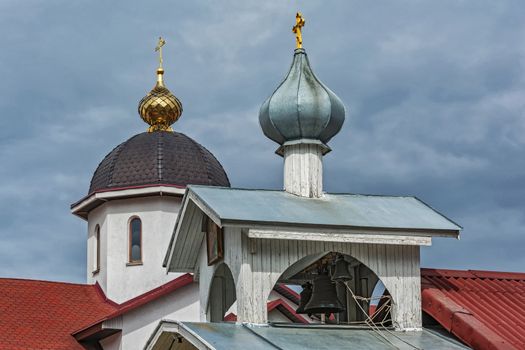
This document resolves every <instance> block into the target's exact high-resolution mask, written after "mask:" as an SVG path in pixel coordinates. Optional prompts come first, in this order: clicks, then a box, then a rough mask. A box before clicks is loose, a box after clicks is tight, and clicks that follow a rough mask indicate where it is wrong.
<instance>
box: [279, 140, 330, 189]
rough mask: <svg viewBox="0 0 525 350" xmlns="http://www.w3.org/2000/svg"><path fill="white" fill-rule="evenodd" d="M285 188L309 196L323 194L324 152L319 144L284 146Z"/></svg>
mask: <svg viewBox="0 0 525 350" xmlns="http://www.w3.org/2000/svg"><path fill="white" fill-rule="evenodd" d="M284 189H285V191H286V192H289V193H292V194H295V195H298V196H302V197H309V198H319V197H321V196H322V195H323V153H322V148H321V146H320V145H318V144H308V143H300V144H295V145H288V146H284Z"/></svg>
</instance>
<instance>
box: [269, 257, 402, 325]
mask: <svg viewBox="0 0 525 350" xmlns="http://www.w3.org/2000/svg"><path fill="white" fill-rule="evenodd" d="M276 292H277V293H276ZM278 298H281V299H282V300H283V301H286V302H287V304H288V306H290V307H291V308H288V309H289V311H290V309H292V310H291V311H293V313H294V317H288V318H289V319H290V321H289V322H301V323H317V324H318V323H325V324H337V325H354V326H360V325H368V326H370V325H382V326H390V325H391V324H392V322H391V312H390V310H391V306H392V301H391V297H390V293H389V292H388V290H387V289H386V288H385V286H384V284H383V283H382V282H381V280H380V279H379V277H378V276H377V275H376V273H374V271H372V270H371V269H370V268H369V267H368V266H366V265H365V264H364V263H362V262H361V261H359V260H357V259H356V258H354V257H352V256H350V255H347V254H342V253H338V252H323V253H318V254H312V255H308V256H306V257H304V258H302V259H300V260H298V261H297V262H295V263H294V264H292V265H291V266H289V267H288V268H287V269H286V270H285V271H284V272H283V273H282V274H281V276H280V277H279V279H278V281H277V283H276V285H275V287H274V290H273V291H272V292H271V293H270V296H269V298H268V304H269V305H273V304H275V303H276V301H275V300H276V299H278ZM284 313H286V311H285V312H284ZM268 319H269V321H270V322H271V321H272V317H271V315H270V310H269V314H268Z"/></svg>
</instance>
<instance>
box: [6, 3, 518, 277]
mask: <svg viewBox="0 0 525 350" xmlns="http://www.w3.org/2000/svg"><path fill="white" fill-rule="evenodd" d="M297 9H300V10H302V12H303V14H304V16H305V17H306V27H305V29H304V46H305V48H306V50H307V52H308V54H309V58H310V62H311V64H312V67H313V69H314V71H315V72H316V74H317V75H318V77H319V78H320V79H321V80H322V81H323V82H324V83H325V84H327V85H328V86H329V87H330V88H331V89H332V90H333V91H334V92H336V93H337V94H338V95H339V96H340V97H341V99H342V100H343V101H344V103H345V104H346V106H347V110H348V113H347V119H346V123H345V125H344V127H343V129H342V131H341V132H340V134H339V135H338V136H336V137H335V138H334V139H333V140H332V141H331V143H330V145H331V147H332V149H333V152H332V153H330V154H329V155H327V156H326V158H325V189H326V190H327V191H331V192H354V193H372V194H402V195H416V196H418V197H419V198H421V199H423V200H424V201H425V202H427V203H429V204H431V205H432V206H434V207H435V208H436V209H438V210H440V211H441V212H443V213H444V214H446V215H447V216H449V217H450V218H452V219H453V220H455V221H456V222H458V223H460V224H461V225H463V226H464V227H465V230H464V231H463V233H462V238H461V240H460V241H456V240H451V239H435V240H434V245H433V246H432V247H429V248H423V253H422V254H423V265H424V266H427V267H440V268H462V269H468V268H470V269H492V270H509V271H525V255H524V254H523V248H524V247H525V233H524V224H525V200H524V197H525V157H524V153H525V75H524V69H523V62H524V58H525V55H524V54H525V40H524V39H525V21H524V20H523V19H524V18H525V3H524V2H523V1H520V0H516V1H510V0H509V1H503V0H500V1H488V0H487V1H482V0H476V1H474V0H472V1H460V0H456V1H451V0H443V1H431V0H428V1H423V0H419V1H418V0H411V1H408V0H398V1H386V0H385V1H348V0H341V1H301V2H299V1H283V0H274V1H268V0H265V1H260V0H259V1H211V0H210V1H184V2H183V1H171V2H168V1H151V0H150V1H123V0H121V1H97V2H95V1H87V0H86V1H65V0H64V1H58V0H40V1H37V0H25V1H19V0H2V1H1V2H0V32H1V33H2V35H1V36H0V113H1V116H2V117H1V118H0V130H1V131H0V164H1V166H0V243H1V244H0V276H3V277H26V278H39V279H53V280H66V281H84V279H85V277H84V275H85V270H84V269H85V237H86V224H85V222H83V221H82V220H80V219H78V218H76V217H73V216H72V215H71V214H70V213H69V205H70V204H71V203H72V202H75V201H76V200H78V199H80V198H81V197H83V196H84V195H85V194H86V191H87V189H88V186H89V181H90V178H91V175H92V173H93V171H94V170H95V168H96V166H97V164H98V162H99V161H100V160H101V159H102V158H103V157H104V155H105V154H106V153H108V152H109V151H111V149H112V148H113V147H114V146H116V145H117V144H119V143H121V142H122V141H124V140H126V139H127V138H129V137H130V136H132V135H134V134H136V133H138V132H142V131H144V130H145V129H146V125H145V124H144V123H143V122H142V121H141V120H140V118H139V117H138V115H137V112H136V107H137V103H138V101H139V100H140V99H141V98H142V96H143V95H144V94H145V93H146V92H147V91H149V90H150V89H151V88H152V87H153V84H154V80H155V76H154V71H155V67H156V56H155V53H154V52H153V47H154V46H155V43H156V39H157V37H158V36H159V35H161V34H162V35H163V36H165V37H166V38H167V45H166V46H165V51H164V52H165V68H166V80H167V85H168V87H169V88H170V89H171V90H172V92H173V93H175V94H176V95H177V96H178V97H179V98H180V99H181V101H182V103H183V105H184V114H183V116H182V119H181V120H180V121H179V122H178V123H177V124H176V125H175V129H176V130H177V131H181V132H183V133H186V134H188V135H189V136H191V137H193V138H195V139H196V140H197V141H199V142H200V143H202V144H203V145H204V146H206V147H207V148H208V149H210V150H211V151H212V152H213V153H214V154H215V155H216V156H217V158H219V160H220V161H221V162H222V164H223V165H224V167H225V168H226V170H227V172H228V174H229V176H230V179H231V182H232V185H233V186H236V187H252V188H280V187H281V186H282V179H281V176H282V174H281V172H282V160H281V159H280V158H279V157H277V156H276V155H275V154H274V153H273V152H274V150H275V148H276V145H275V144H273V143H272V142H271V141H270V140H268V139H266V138H265V137H264V136H263V134H262V132H261V131H260V128H259V125H258V109H259V106H260V104H261V103H262V102H263V101H264V99H265V98H266V97H267V96H268V95H269V94H270V93H271V92H272V91H273V89H274V88H275V87H276V86H277V85H278V83H279V82H280V81H281V80H282V78H283V77H284V76H285V74H286V72H287V70H288V67H289V65H290V63H291V60H292V54H293V48H294V38H293V34H292V33H291V26H292V25H293V22H294V19H295V18H294V15H295V11H296V10H297Z"/></svg>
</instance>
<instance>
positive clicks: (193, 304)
mask: <svg viewBox="0 0 525 350" xmlns="http://www.w3.org/2000/svg"><path fill="white" fill-rule="evenodd" d="M162 319H169V320H177V321H194V322H195V321H199V286H198V284H197V283H192V284H190V285H188V286H185V287H182V288H180V289H177V290H176V291H174V292H172V293H170V294H169V295H166V296H164V297H162V298H160V299H158V300H155V301H153V302H150V303H148V304H146V305H144V306H142V307H140V308H138V309H136V310H133V311H131V312H129V313H127V314H125V315H124V317H123V329H122V335H121V339H120V344H119V347H118V348H117V349H120V350H135V349H136V350H139V349H143V348H144V345H146V341H147V340H148V339H149V337H150V336H151V335H152V334H153V331H154V330H155V327H157V326H158V324H159V322H160V321H161V320H162ZM112 346H114V344H112ZM114 349H116V348H114V347H111V348H107V349H106V347H104V350H114Z"/></svg>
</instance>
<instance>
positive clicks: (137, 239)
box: [129, 218, 142, 263]
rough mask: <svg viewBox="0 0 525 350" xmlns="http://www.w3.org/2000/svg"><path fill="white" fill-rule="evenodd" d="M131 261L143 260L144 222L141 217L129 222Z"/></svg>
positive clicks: (138, 261)
mask: <svg viewBox="0 0 525 350" xmlns="http://www.w3.org/2000/svg"><path fill="white" fill-rule="evenodd" d="M129 262H130V263H140V262H142V222H141V221H140V219H139V218H133V219H131V221H130V222H129Z"/></svg>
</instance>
